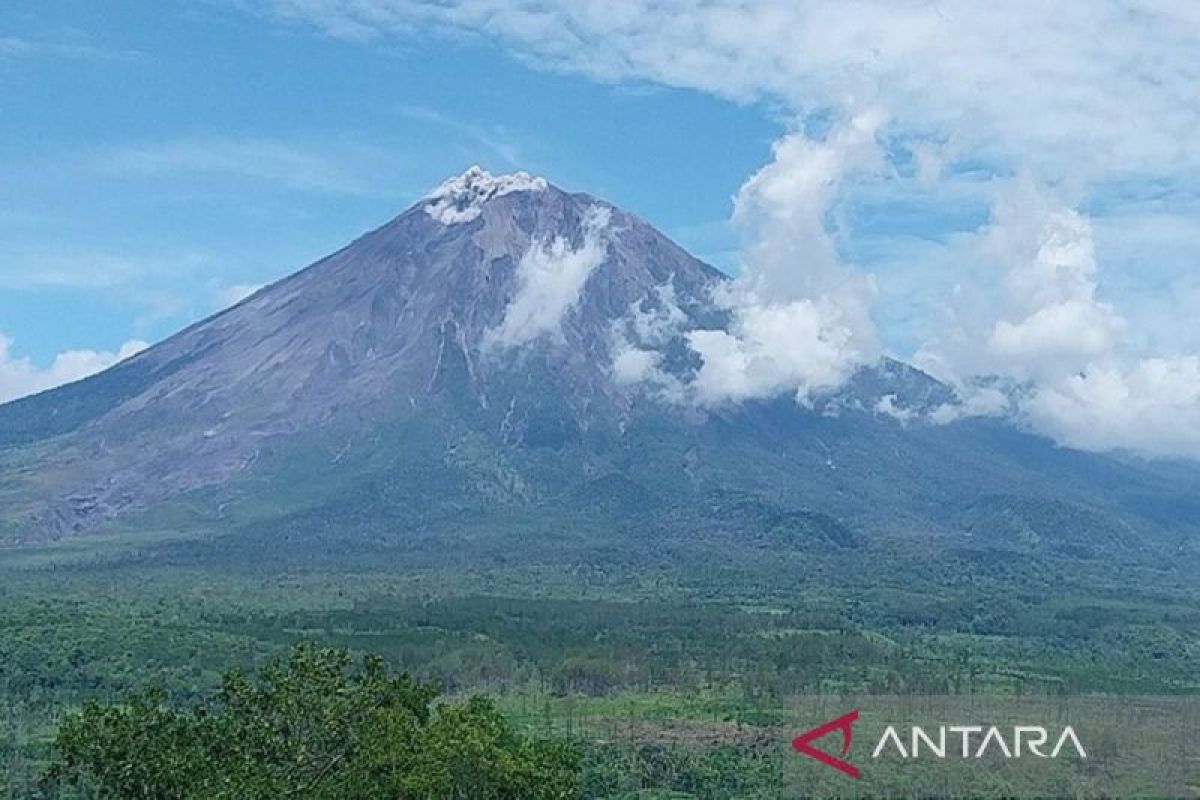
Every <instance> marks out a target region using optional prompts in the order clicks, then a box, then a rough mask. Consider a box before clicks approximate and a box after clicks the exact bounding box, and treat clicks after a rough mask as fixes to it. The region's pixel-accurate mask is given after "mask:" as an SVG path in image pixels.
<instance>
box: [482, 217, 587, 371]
mask: <svg viewBox="0 0 1200 800" xmlns="http://www.w3.org/2000/svg"><path fill="white" fill-rule="evenodd" d="M610 216H611V211H610V210H609V209H608V208H607V207H606V206H601V205H594V206H592V207H591V208H589V209H588V212H587V215H586V217H585V219H584V220H583V241H582V242H581V243H580V245H579V247H578V248H577V249H574V248H572V247H571V243H570V242H568V241H567V240H566V238H564V237H562V236H558V237H555V238H554V240H553V241H550V242H539V241H534V242H533V243H532V244H531V245H530V248H529V250H527V251H526V252H525V255H523V256H522V257H521V260H520V262H518V264H517V271H516V282H517V290H516V294H515V295H514V296H513V299H512V301H511V302H510V303H509V305H508V307H507V308H506V309H505V311H504V319H503V320H502V321H501V322H500V324H499V325H498V326H497V327H495V328H492V329H490V330H488V331H487V332H486V334H485V335H484V339H483V346H484V347H485V349H491V348H501V349H503V348H510V347H519V346H521V345H524V344H528V343H529V342H532V341H533V340H535V339H537V338H538V337H540V336H543V335H552V336H553V335H556V334H557V335H561V332H562V328H561V326H562V320H563V317H564V316H565V315H566V313H567V312H568V311H569V310H570V309H571V308H572V307H573V306H574V305H575V303H576V302H577V301H578V300H579V294H580V292H582V291H583V286H584V284H585V283H587V279H588V277H589V276H590V275H591V274H592V270H594V269H596V267H598V266H600V265H601V264H602V263H604V259H605V257H606V256H607V254H608V243H607V241H606V239H605V229H606V228H607V227H608V223H609V218H610Z"/></svg>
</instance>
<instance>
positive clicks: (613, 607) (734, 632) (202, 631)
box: [0, 530, 1200, 800]
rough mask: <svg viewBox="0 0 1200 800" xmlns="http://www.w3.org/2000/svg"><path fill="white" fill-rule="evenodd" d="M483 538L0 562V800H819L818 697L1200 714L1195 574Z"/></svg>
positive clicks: (1011, 555) (889, 553) (826, 782)
mask: <svg viewBox="0 0 1200 800" xmlns="http://www.w3.org/2000/svg"><path fill="white" fill-rule="evenodd" d="M487 535H488V534H481V533H479V532H478V531H474V530H472V531H458V532H455V533H453V534H451V533H446V534H444V535H443V537H442V538H441V539H438V540H435V541H426V542H425V543H424V548H423V550H422V556H421V559H420V560H419V561H408V559H409V551H408V550H400V551H397V552H387V551H384V550H379V551H376V552H374V553H373V555H374V559H373V560H370V561H368V560H366V559H363V558H362V557H361V556H360V555H355V556H354V557H353V558H345V559H341V558H339V557H338V556H337V554H336V553H334V552H331V551H330V550H329V549H327V548H325V547H324V545H323V543H322V542H320V541H319V540H309V539H298V540H294V541H292V542H291V547H290V549H286V551H285V553H286V555H284V556H281V557H279V558H276V559H270V558H267V557H265V556H257V557H256V556H255V555H254V553H253V548H254V547H256V545H255V544H254V543H253V542H252V541H243V542H242V543H241V547H234V546H231V544H230V542H228V541H226V540H222V539H205V538H197V537H186V538H185V537H171V536H169V535H163V536H156V537H151V536H148V535H147V536H133V535H124V536H114V537H111V538H91V539H76V540H70V541H66V542H63V543H60V544H51V545H44V546H37V547H24V548H19V549H14V550H8V551H5V552H4V553H3V554H0V571H2V580H0V765H2V768H0V774H2V775H3V776H4V777H3V780H2V781H0V797H2V798H5V800H10V799H11V800H16V798H21V799H22V800H24V799H25V798H44V797H155V798H176V797H178V798H190V797H234V796H238V797H278V796H295V797H314V798H319V797H354V796H362V797H368V796H378V795H379V793H382V794H384V795H386V796H396V797H413V798H418V797H421V798H423V797H532V798H537V797H578V798H610V799H615V798H646V797H674V798H689V797H690V798H755V797H758V798H775V797H792V796H807V795H820V794H828V795H837V794H838V793H839V792H844V791H845V788H846V787H845V786H844V785H843V784H839V783H838V782H837V781H838V780H839V776H837V775H836V774H833V773H830V774H829V775H826V774H824V772H823V771H821V769H820V767H819V766H818V767H817V768H816V769H815V770H814V768H813V765H812V764H811V763H808V762H806V761H805V760H803V759H800V758H798V757H797V756H796V755H795V754H794V753H793V752H792V751H791V750H790V747H789V743H790V741H791V738H792V737H793V736H794V735H796V733H797V732H798V731H801V730H804V729H806V728H808V727H810V726H811V725H812V724H814V723H815V722H820V721H823V720H824V719H825V718H826V717H827V716H828V714H827V711H828V709H825V708H824V707H823V706H822V707H820V708H818V709H817V710H813V708H812V707H811V702H812V700H813V698H851V697H855V698H862V697H868V698H870V697H904V696H922V695H939V696H964V697H1018V696H1036V697H1068V696H1069V697H1076V696H1079V697H1087V696H1097V697H1117V698H1119V697H1122V696H1132V695H1156V696H1170V695H1177V696H1187V695H1191V694H1194V693H1196V690H1197V688H1198V685H1197V684H1198V679H1197V673H1196V671H1195V664H1196V658H1197V656H1198V655H1200V652H1198V644H1197V643H1198V641H1200V639H1198V632H1200V603H1197V598H1196V591H1197V589H1196V586H1195V585H1194V582H1192V581H1191V580H1190V579H1189V575H1191V574H1193V573H1194V565H1192V564H1190V563H1188V562H1187V561H1186V560H1180V561H1178V562H1176V563H1166V564H1161V563H1160V564H1152V563H1145V564H1141V565H1139V564H1137V563H1134V564H1132V565H1130V564H1125V565H1122V566H1120V567H1117V566H1110V565H1108V564H1106V563H1105V562H1103V561H1099V560H1083V559H1078V558H1073V557H1071V556H1069V555H1063V556H1060V557H1058V558H1046V557H1044V556H1043V555H1041V554H1039V556H1038V557H1036V558H1035V557H1032V556H1031V557H1025V556H1023V555H1022V554H1021V553H1020V552H1015V551H1013V550H1011V549H1009V550H1001V549H993V550H987V549H983V548H980V549H978V550H974V551H972V550H966V549H963V550H959V551H955V552H942V553H939V554H938V558H937V559H936V560H935V559H933V558H931V557H930V555H929V553H927V552H922V551H920V550H916V551H914V550H913V549H911V548H909V547H907V546H906V545H905V543H904V542H897V541H894V540H892V541H889V540H882V541H880V542H877V543H872V544H869V545H866V546H864V547H862V548H858V549H855V550H852V551H843V552H835V553H831V554H828V555H824V556H821V555H814V554H812V553H800V554H796V555H795V559H794V560H793V559H789V558H788V557H786V556H781V555H779V554H778V553H772V552H770V551H769V550H760V549H755V548H748V549H747V550H746V551H744V552H741V553H739V554H738V557H737V558H736V559H731V558H726V559H717V558H713V559H711V560H706V559H703V558H699V557H696V556H694V555H690V554H689V555H687V556H686V557H683V556H680V557H678V558H673V556H672V554H671V553H670V552H664V553H659V554H657V555H652V556H649V557H647V558H646V559H644V560H643V561H642V562H641V563H637V562H635V561H633V560H631V559H630V557H629V556H628V555H627V553H626V552H624V551H614V553H613V555H612V556H611V558H609V559H608V560H606V559H605V558H604V557H597V556H595V555H594V554H591V555H589V556H588V558H587V559H586V560H585V559H583V558H580V559H578V560H576V561H572V557H571V554H570V552H569V550H565V549H563V548H560V549H559V550H557V551H556V553H557V555H556V556H555V557H554V558H545V559H539V558H537V557H534V552H535V551H537V552H549V551H546V550H545V549H544V542H543V541H541V540H539V538H538V537H536V536H531V537H528V538H525V539H519V538H514V537H513V534H512V532H511V531H504V530H498V531H495V532H494V533H492V534H490V535H492V536H495V537H496V538H497V539H500V538H504V539H505V540H506V541H508V542H510V543H513V542H515V543H517V544H516V545H515V548H516V549H515V550H513V551H510V555H509V556H508V557H505V556H502V555H499V554H497V555H495V556H490V555H489V556H485V557H481V556H480V553H489V552H490V550H491V548H492V547H493V546H494V545H493V543H492V541H491V540H489V539H488V538H487ZM520 548H525V550H521V549H520ZM801 559H802V562H801ZM748 587H752V588H748ZM297 647H299V649H297ZM822 702H824V701H822ZM830 702H831V703H837V702H841V701H839V700H831V701H830ZM847 702H849V701H847ZM838 708H840V706H838ZM823 713H824V714H826V716H820V715H821V714H823ZM291 714H298V715H299V717H298V718H297V720H296V721H295V722H292V721H289V719H288V715H291ZM256 720H258V721H259V722H256ZM264 720H265V722H263V721H264ZM380 720H382V722H378V724H376V722H377V721H380ZM260 722H261V723H262V725H260V724H259V723H260ZM293 725H294V726H295V727H289V726H293ZM363 726H366V727H365V728H364V727H363ZM368 728H369V735H366V734H364V731H367V729H368ZM377 736H378V737H382V738H373V737H377ZM163 737H166V738H167V739H169V740H170V746H169V747H168V746H162V745H161V740H163ZM256 737H259V738H256ZM452 741H457V742H463V741H470V742H474V743H475V744H473V745H472V747H475V748H476V749H474V750H470V752H468V753H466V755H463V754H462V753H458V751H454V752H450V751H451V750H454V748H453V747H450V745H449V744H448V743H449V742H452ZM348 742H354V743H355V744H354V745H353V751H352V752H350V751H345V750H341V749H339V748H344V747H347V746H348V745H347V743H348ZM231 743H237V747H233V748H232V749H229V748H230V745H231ZM243 744H244V745H245V747H246V748H250V749H249V750H243V749H241V748H242V745H243ZM147 752H153V753H155V754H156V756H155V758H154V759H152V760H145V759H144V754H145V753H147ZM463 759H465V760H463ZM335 761H336V764H334V766H332V767H331V766H329V765H330V764H331V763H333V762H335ZM283 764H288V765H295V764H300V765H302V768H298V770H297V771H295V774H292V771H291V768H290V767H289V768H288V769H284V768H283V767H282V766H281V765H283ZM122 765H124V766H122ZM130 765H133V766H130ZM201 765H207V767H204V766H201ZM139 770H142V771H147V772H148V773H149V772H154V771H156V770H157V772H158V774H159V775H160V776H161V775H171V776H174V777H172V778H171V780H172V781H173V782H172V783H169V784H158V783H155V780H156V779H155V778H154V777H153V775H150V774H145V775H143V774H142V773H141V772H139ZM285 773H286V774H287V777H286V780H287V781H290V782H288V783H286V784H284V783H280V781H283V780H285V777H284V775H285ZM214 776H220V778H221V780H228V781H232V782H233V783H228V784H220V785H214V784H211V783H205V781H212V780H215V779H216V778H215V777H214ZM1064 780H1067V779H1066V778H1064ZM1072 780H1073V778H1072ZM131 781H132V783H130V782H131ZM239 781H240V782H242V783H239ZM297 781H299V782H297ZM305 781H315V782H313V783H312V784H311V785H309V783H307V782H305ZM372 781H375V783H372ZM378 781H383V782H384V783H378ZM388 781H391V782H390V783H389V782H388ZM481 781H493V782H494V786H493V784H487V783H481ZM472 785H475V786H484V785H487V786H493V788H491V789H487V790H482V789H478V788H476V789H471V788H468V787H470V786H472ZM535 785H536V789H531V788H528V787H530V786H535ZM1067 785H1073V784H1067ZM131 787H135V788H131ZM136 787H140V788H136ZM380 787H385V788H380ZM892 788H893V790H894V789H895V787H892ZM535 791H536V792H541V794H536V793H532V792H535ZM914 791H916V790H914ZM139 792H140V793H139ZM222 792H224V794H222ZM256 792H257V794H256ZM354 792H359V794H357V795H356V794H354Z"/></svg>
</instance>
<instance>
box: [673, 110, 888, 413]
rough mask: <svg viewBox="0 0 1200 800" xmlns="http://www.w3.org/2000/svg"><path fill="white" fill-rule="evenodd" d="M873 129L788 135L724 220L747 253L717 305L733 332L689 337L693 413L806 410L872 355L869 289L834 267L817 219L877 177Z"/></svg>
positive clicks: (822, 222)
mask: <svg viewBox="0 0 1200 800" xmlns="http://www.w3.org/2000/svg"><path fill="white" fill-rule="evenodd" d="M882 123H883V117H882V115H880V114H879V113H877V112H866V113H863V114H859V115H857V116H855V117H854V118H852V119H851V120H849V121H848V122H846V123H845V124H844V125H841V126H839V127H836V128H834V129H833V130H831V131H830V132H829V133H828V135H827V136H826V137H825V138H824V139H820V140H817V139H811V138H808V137H806V136H805V135H803V134H801V133H792V134H789V135H787V136H785V137H783V138H782V139H780V140H779V141H778V142H776V143H775V146H774V148H773V151H774V159H773V160H772V161H771V163H769V164H768V165H766V166H765V167H763V168H762V169H760V170H759V171H758V172H756V173H755V174H754V175H753V176H751V177H750V179H749V180H747V181H746V182H745V183H744V184H743V185H742V187H741V189H740V190H739V191H738V194H737V196H736V197H735V198H734V213H733V219H734V222H735V224H736V225H737V226H738V228H739V229H740V231H741V232H742V234H743V236H744V238H745V242H746V243H745V246H744V247H743V250H742V258H743V263H742V268H741V272H740V275H739V277H738V279H737V281H736V282H735V283H734V284H733V286H731V287H728V289H726V290H725V291H723V292H722V293H721V294H720V295H719V296H718V298H717V300H718V302H719V303H721V304H722V305H725V306H726V307H727V308H728V309H729V310H730V312H731V316H732V324H731V326H730V328H729V330H728V331H693V332H691V333H690V334H688V342H689V344H690V345H691V347H692V349H693V350H695V351H696V352H697V353H698V354H699V355H700V358H701V360H702V362H703V363H702V365H701V368H700V371H699V372H698V373H697V375H696V379H695V382H694V386H693V388H694V390H695V394H696V398H697V399H698V400H699V401H700V402H701V403H702V404H704V405H720V404H722V403H725V402H730V401H733V402H738V401H742V400H748V399H753V398H762V397H770V396H773V395H777V394H780V393H784V392H787V393H790V394H793V395H794V396H795V397H796V399H797V400H798V401H800V402H805V401H807V399H808V398H809V396H810V395H811V393H812V392H814V391H817V390H821V389H827V388H833V387H835V386H837V385H838V384H840V383H841V382H842V381H844V380H845V379H846V378H847V377H848V376H849V374H850V373H851V372H853V370H854V368H855V367H857V366H858V365H860V364H862V363H864V362H866V361H868V360H870V359H871V358H872V357H873V356H874V355H875V354H876V352H877V344H876V341H875V331H874V325H873V324H872V322H871V317H870V309H869V302H870V298H871V295H872V293H873V282H872V280H871V278H870V276H868V275H864V274H863V273H861V272H858V271H856V270H853V269H850V268H848V267H847V266H846V265H844V264H843V263H842V261H841V259H840V258H839V256H838V252H837V247H836V245H835V243H834V241H833V239H832V237H831V236H830V233H829V231H828V227H827V214H828V211H829V207H830V204H831V202H832V201H833V200H834V198H835V197H836V196H837V193H838V191H839V190H840V188H841V186H842V184H843V183H844V182H845V181H847V180H850V179H853V178H856V177H857V176H859V175H861V174H862V173H864V172H866V173H869V172H871V171H874V170H877V169H878V168H879V166H880V164H881V154H880V149H879V145H878V143H877V142H876V140H875V135H876V132H877V130H878V129H879V126H880V125H881V124H882Z"/></svg>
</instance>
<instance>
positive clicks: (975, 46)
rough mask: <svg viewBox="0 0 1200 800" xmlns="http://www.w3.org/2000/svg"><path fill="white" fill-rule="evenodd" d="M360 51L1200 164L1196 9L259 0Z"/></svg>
mask: <svg viewBox="0 0 1200 800" xmlns="http://www.w3.org/2000/svg"><path fill="white" fill-rule="evenodd" d="M258 5H259V6H260V7H261V8H264V9H266V10H267V11H268V13H272V14H274V15H276V16H278V17H281V18H285V19H288V20H291V21H302V22H307V23H311V24H313V25H315V26H317V27H319V28H320V29H322V30H324V31H325V32H327V33H329V34H331V35H334V36H342V37H345V38H352V39H360V40H361V39H369V38H372V37H379V36H385V35H389V34H397V35H402V36H407V35H411V34H412V33H413V32H414V31H417V30H421V31H429V30H431V29H432V30H441V31H442V32H444V33H446V34H448V35H461V34H462V33H467V34H470V35H476V34H477V35H479V36H481V37H486V38H489V39H499V40H501V41H503V42H505V43H506V44H509V45H511V46H513V49H514V50H515V51H516V52H517V53H519V54H520V55H521V56H522V57H524V58H526V59H528V60H531V61H533V62H534V63H537V64H540V65H543V66H546V67H549V68H553V69H560V70H569V71H574V72H580V73H584V74H586V75H589V76H592V77H595V78H599V79H601V80H606V81H629V80H632V81H653V82H656V83H661V84H666V85H669V86H680V87H689V88H695V89H700V90H704V91H708V92H713V93H717V94H720V95H722V96H725V97H730V98H733V99H737V100H754V99H760V98H769V99H773V100H775V101H779V102H782V103H783V104H784V105H786V106H787V107H789V108H791V109H794V110H796V111H799V112H801V113H807V112H811V111H816V110H821V109H830V108H832V109H836V110H839V111H841V110H844V109H846V108H862V107H867V106H873V105H883V106H885V107H886V108H888V109H889V110H890V111H891V112H892V113H893V114H894V115H895V116H896V118H897V123H898V125H900V126H901V127H903V128H905V129H909V130H912V131H916V132H929V131H939V132H942V133H945V134H948V136H946V137H945V138H947V139H948V140H950V141H952V142H953V145H954V148H955V149H956V150H958V151H960V152H969V153H971V154H972V155H976V154H988V155H991V156H998V157H1007V158H1012V159H1014V160H1017V161H1021V162H1027V163H1030V164H1031V165H1033V166H1035V167H1036V168H1038V169H1039V171H1042V172H1044V173H1045V174H1047V176H1048V177H1058V176H1059V175H1060V174H1061V173H1063V172H1064V171H1070V172H1072V173H1073V174H1077V173H1078V171H1079V170H1080V169H1085V170H1087V171H1091V172H1101V173H1103V172H1110V171H1114V170H1119V171H1123V172H1135V171H1139V170H1174V169H1178V168H1180V167H1182V166H1184V165H1190V166H1196V165H1197V164H1198V163H1200V142H1197V140H1196V137H1195V136H1194V135H1193V133H1194V131H1195V130H1196V128H1197V127H1200V104H1198V103H1197V100H1196V94H1195V84H1196V80H1197V69H1196V59H1195V53H1196V52H1197V51H1200V20H1198V16H1200V14H1198V12H1197V10H1196V5H1195V4H1194V3H1193V2H1190V0H1143V2H1138V3H1130V2H1127V0H1094V2H1087V3H1063V2H1056V3H1051V4H1047V3H1045V2H1041V1H1040V0H1011V2H1006V3H960V2H915V1H913V0H904V1H902V2H893V1H892V0H846V2H837V3H834V2H811V1H810V2H804V1H798V0H759V2H756V3H754V4H752V5H750V6H747V5H746V3H745V2H743V1H742V0H712V1H711V2H706V3H694V2H690V1H689V0H621V1H620V2H613V0H441V1H439V2H420V1H419V0H354V1H353V2H336V1H335V0H329V1H323V2H314V0H262V2H260V3H258Z"/></svg>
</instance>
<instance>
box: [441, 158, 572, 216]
mask: <svg viewBox="0 0 1200 800" xmlns="http://www.w3.org/2000/svg"><path fill="white" fill-rule="evenodd" d="M549 186H550V184H549V183H547V182H546V179H545V178H537V177H534V176H532V175H530V174H529V173H528V172H513V173H509V174H506V175H492V174H491V173H490V172H488V171H487V170H485V169H483V168H482V167H480V166H478V165H476V166H472V167H470V168H468V169H467V171H466V172H464V173H463V174H461V175H456V176H454V177H453V178H449V179H447V180H445V181H443V182H442V183H441V185H439V186H438V187H437V188H436V189H434V190H433V191H432V192H430V193H429V194H428V195H426V196H425V197H424V198H423V200H422V202H423V208H424V210H425V213H426V214H428V215H429V216H431V217H433V218H434V219H436V220H437V221H438V222H440V223H442V224H443V225H457V224H459V223H462V222H470V221H471V220H473V219H475V218H476V217H478V216H479V214H480V213H481V212H482V209H483V204H484V203H486V202H487V201H489V200H491V199H492V198H495V197H502V196H504V195H506V194H512V193H513V192H544V191H546V189H548V188H549Z"/></svg>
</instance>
